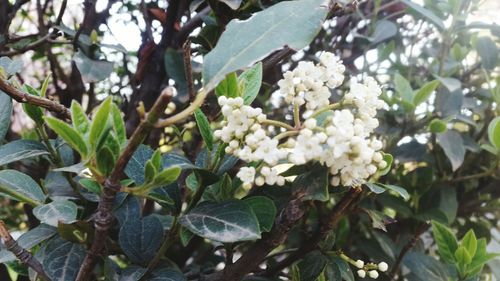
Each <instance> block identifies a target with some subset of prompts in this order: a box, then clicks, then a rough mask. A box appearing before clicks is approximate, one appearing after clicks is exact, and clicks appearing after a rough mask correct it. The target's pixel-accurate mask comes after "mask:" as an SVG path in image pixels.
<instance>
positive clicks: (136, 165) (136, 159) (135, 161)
mask: <svg viewBox="0 0 500 281" xmlns="http://www.w3.org/2000/svg"><path fill="white" fill-rule="evenodd" d="M153 153H154V151H153V150H152V149H151V148H150V147H148V146H146V145H140V146H139V148H138V149H137V150H136V151H135V152H134V154H133V155H132V158H131V159H130V161H128V164H127V167H125V174H127V176H128V177H129V178H131V179H133V180H134V182H135V183H136V184H137V185H141V184H143V183H144V169H145V167H146V162H147V161H148V160H149V159H151V157H153Z"/></svg>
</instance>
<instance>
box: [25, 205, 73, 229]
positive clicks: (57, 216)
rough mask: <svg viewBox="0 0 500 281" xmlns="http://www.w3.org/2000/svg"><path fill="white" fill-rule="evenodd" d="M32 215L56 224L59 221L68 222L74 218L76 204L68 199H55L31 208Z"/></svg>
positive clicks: (50, 223)
mask: <svg viewBox="0 0 500 281" xmlns="http://www.w3.org/2000/svg"><path fill="white" fill-rule="evenodd" d="M33 215H35V217H36V218H37V219H38V220H40V222H42V223H45V224H48V225H51V226H57V224H58V223H59V222H62V223H65V224H68V223H72V222H74V221H75V220H76V215H77V206H76V204H75V203H73V202H71V201H68V200H56V201H53V202H52V203H49V204H45V205H40V206H37V207H36V208H34V209H33Z"/></svg>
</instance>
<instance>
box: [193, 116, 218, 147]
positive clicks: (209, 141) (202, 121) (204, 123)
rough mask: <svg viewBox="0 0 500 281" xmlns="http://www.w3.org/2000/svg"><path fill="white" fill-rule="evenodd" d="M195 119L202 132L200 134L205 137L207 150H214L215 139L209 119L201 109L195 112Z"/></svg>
mask: <svg viewBox="0 0 500 281" xmlns="http://www.w3.org/2000/svg"><path fill="white" fill-rule="evenodd" d="M194 118H195V119H196V124H197V125H198V130H200V134H201V136H202V137H203V140H204V141H205V144H206V145H207V148H208V149H209V150H212V149H213V146H214V137H213V133H212V128H210V123H209V122H208V119H207V117H206V116H205V114H203V111H201V109H199V108H197V109H196V110H195V111H194Z"/></svg>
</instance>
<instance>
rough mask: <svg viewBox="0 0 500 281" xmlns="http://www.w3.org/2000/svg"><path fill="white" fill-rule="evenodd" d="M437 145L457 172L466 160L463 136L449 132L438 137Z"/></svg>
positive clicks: (452, 131)
mask: <svg viewBox="0 0 500 281" xmlns="http://www.w3.org/2000/svg"><path fill="white" fill-rule="evenodd" d="M436 139H437V143H438V144H439V146H441V147H442V148H443V150H444V153H445V154H446V156H447V157H448V159H449V160H450V162H451V168H452V170H453V171H456V170H457V169H458V168H459V167H460V166H462V163H463V162H464V158H465V146H464V143H463V139H462V136H461V135H460V134H459V133H458V132H457V131H455V130H448V131H446V132H444V133H439V134H437V135H436Z"/></svg>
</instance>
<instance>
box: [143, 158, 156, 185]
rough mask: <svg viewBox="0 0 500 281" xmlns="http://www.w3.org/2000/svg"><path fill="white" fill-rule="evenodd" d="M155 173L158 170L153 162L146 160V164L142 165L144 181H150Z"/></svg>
mask: <svg viewBox="0 0 500 281" xmlns="http://www.w3.org/2000/svg"><path fill="white" fill-rule="evenodd" d="M157 173H158V170H157V169H156V167H155V165H154V164H153V161H151V160H148V161H147V162H146V166H145V167H144V182H146V183H150V182H152V181H153V180H154V179H155V177H156V174H157Z"/></svg>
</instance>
